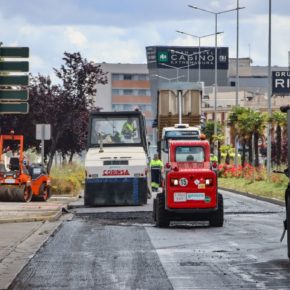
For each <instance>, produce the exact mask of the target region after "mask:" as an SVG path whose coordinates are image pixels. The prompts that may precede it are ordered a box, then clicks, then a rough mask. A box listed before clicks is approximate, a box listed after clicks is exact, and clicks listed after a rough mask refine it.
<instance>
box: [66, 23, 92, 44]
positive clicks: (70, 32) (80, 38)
mask: <svg viewBox="0 0 290 290" xmlns="http://www.w3.org/2000/svg"><path fill="white" fill-rule="evenodd" d="M65 34H66V35H67V37H68V38H69V40H70V42H71V43H72V44H74V45H76V47H79V48H82V47H84V46H85V45H87V43H88V40H87V38H86V36H85V35H84V34H83V33H82V32H81V31H80V30H79V29H77V28H76V27H71V26H70V27H67V28H66V29H65Z"/></svg>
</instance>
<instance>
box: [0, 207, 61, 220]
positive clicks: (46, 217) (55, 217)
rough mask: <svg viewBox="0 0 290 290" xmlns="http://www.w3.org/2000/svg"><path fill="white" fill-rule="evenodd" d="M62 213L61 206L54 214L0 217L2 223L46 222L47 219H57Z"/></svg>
mask: <svg viewBox="0 0 290 290" xmlns="http://www.w3.org/2000/svg"><path fill="white" fill-rule="evenodd" d="M61 215H62V208H60V209H59V210H58V211H57V212H54V213H53V214H50V215H47V214H44V215H42V216H26V217H11V218H10V217H7V218H0V224H4V223H22V222H45V221H50V222H53V221H57V220H58V219H59V218H60V217H61Z"/></svg>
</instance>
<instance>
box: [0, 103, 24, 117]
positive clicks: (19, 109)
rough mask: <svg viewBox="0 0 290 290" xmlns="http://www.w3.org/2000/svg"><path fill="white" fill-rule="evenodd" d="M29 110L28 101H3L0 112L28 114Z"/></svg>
mask: <svg viewBox="0 0 290 290" xmlns="http://www.w3.org/2000/svg"><path fill="white" fill-rule="evenodd" d="M28 110H29V105H28V103H16V102H15V103H1V102H0V114H27V113H28Z"/></svg>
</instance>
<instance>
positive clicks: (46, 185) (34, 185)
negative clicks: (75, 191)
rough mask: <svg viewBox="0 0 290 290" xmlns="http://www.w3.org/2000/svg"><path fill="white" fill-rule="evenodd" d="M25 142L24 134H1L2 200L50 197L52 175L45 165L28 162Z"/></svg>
mask: <svg viewBox="0 0 290 290" xmlns="http://www.w3.org/2000/svg"><path fill="white" fill-rule="evenodd" d="M23 143H24V141H23V136H22V135H14V133H13V132H12V133H11V134H9V135H0V201H22V202H29V201H31V200H32V199H35V200H40V201H46V200H47V199H48V198H49V197H50V187H51V185H50V177H49V175H48V174H47V172H46V170H45V168H44V166H43V165H41V164H29V163H28V160H26V159H25V157H24V153H23V148H24V147H23V146H24V144H23ZM7 148H9V151H8V149H7ZM10 149H11V150H10Z"/></svg>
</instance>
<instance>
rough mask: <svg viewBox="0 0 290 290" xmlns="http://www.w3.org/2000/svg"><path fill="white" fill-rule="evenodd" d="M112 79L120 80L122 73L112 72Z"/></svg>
mask: <svg viewBox="0 0 290 290" xmlns="http://www.w3.org/2000/svg"><path fill="white" fill-rule="evenodd" d="M112 80H113V81H119V80H120V75H119V74H112Z"/></svg>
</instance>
